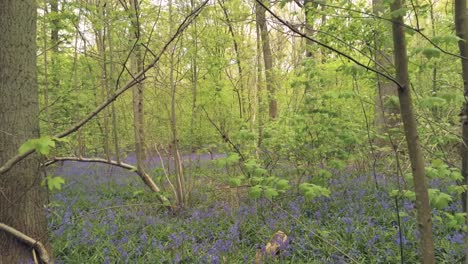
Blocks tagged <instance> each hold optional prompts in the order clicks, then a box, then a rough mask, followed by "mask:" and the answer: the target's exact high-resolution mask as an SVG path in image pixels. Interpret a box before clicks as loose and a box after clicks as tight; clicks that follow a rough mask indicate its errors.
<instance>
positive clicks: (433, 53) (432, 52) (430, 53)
mask: <svg viewBox="0 0 468 264" xmlns="http://www.w3.org/2000/svg"><path fill="white" fill-rule="evenodd" d="M422 54H423V55H424V56H425V57H426V58H428V59H431V58H438V57H440V50H439V49H436V48H434V47H429V48H425V49H423V50H422Z"/></svg>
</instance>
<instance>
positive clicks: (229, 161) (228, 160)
mask: <svg viewBox="0 0 468 264" xmlns="http://www.w3.org/2000/svg"><path fill="white" fill-rule="evenodd" d="M239 159H240V156H239V154H237V153H230V154H229V155H228V156H227V157H225V158H220V159H216V161H215V162H216V165H218V167H221V168H222V167H225V166H230V165H234V164H236V163H237V162H239Z"/></svg>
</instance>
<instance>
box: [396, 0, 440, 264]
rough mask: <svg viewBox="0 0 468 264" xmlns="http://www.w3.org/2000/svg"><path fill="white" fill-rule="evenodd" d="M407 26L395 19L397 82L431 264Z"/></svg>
mask: <svg viewBox="0 0 468 264" xmlns="http://www.w3.org/2000/svg"><path fill="white" fill-rule="evenodd" d="M401 8H402V3H401V0H395V1H394V2H393V4H392V11H395V10H400V9H401ZM403 23H404V22H403V16H401V15H400V16H398V17H396V18H394V19H393V23H392V31H393V48H394V59H395V69H396V78H397V81H398V83H399V84H400V87H398V97H399V100H400V111H401V118H402V120H403V126H404V129H405V137H406V142H407V144H408V152H409V157H410V162H411V170H412V173H413V183H414V188H415V193H416V211H417V222H418V227H419V232H420V235H421V244H420V248H421V263H424V264H431V263H435V255H434V240H433V236H432V219H431V206H430V204H429V194H428V192H427V183H426V175H425V171H424V166H425V164H424V157H423V154H422V151H421V147H420V143H419V137H418V132H417V129H416V118H415V115H414V112H413V103H412V101H411V93H410V92H411V88H410V82H409V74H408V57H407V52H406V40H405V31H404V28H403V25H404V24H403Z"/></svg>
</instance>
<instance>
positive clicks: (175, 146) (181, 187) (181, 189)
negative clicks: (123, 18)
mask: <svg viewBox="0 0 468 264" xmlns="http://www.w3.org/2000/svg"><path fill="white" fill-rule="evenodd" d="M172 9H173V3H172V0H169V17H170V22H169V24H170V32H171V34H172V32H173V31H174V28H173V25H174V23H173V10H172ZM175 50H176V48H175V46H173V47H172V50H171V54H170V56H171V57H170V69H169V71H170V72H169V81H170V87H171V120H170V121H171V136H172V140H171V152H172V157H173V158H174V167H175V173H176V183H177V185H176V191H177V206H178V207H179V208H183V207H184V206H185V202H186V197H185V195H186V191H185V187H186V186H185V178H184V171H183V166H182V160H181V158H180V155H179V143H178V141H179V139H178V137H177V115H176V108H175V107H176V83H175V80H174V70H175V69H174V52H175Z"/></svg>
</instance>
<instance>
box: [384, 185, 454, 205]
mask: <svg viewBox="0 0 468 264" xmlns="http://www.w3.org/2000/svg"><path fill="white" fill-rule="evenodd" d="M428 193H429V200H430V203H431V206H432V207H433V208H436V209H444V208H445V207H447V206H448V205H449V203H450V202H451V201H452V200H453V199H452V196H451V195H449V194H447V193H444V192H441V191H440V190H439V189H428ZM390 197H402V198H406V199H408V200H410V201H415V200H416V193H415V192H413V191H410V190H402V191H401V192H400V191H398V190H392V191H391V192H390Z"/></svg>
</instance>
